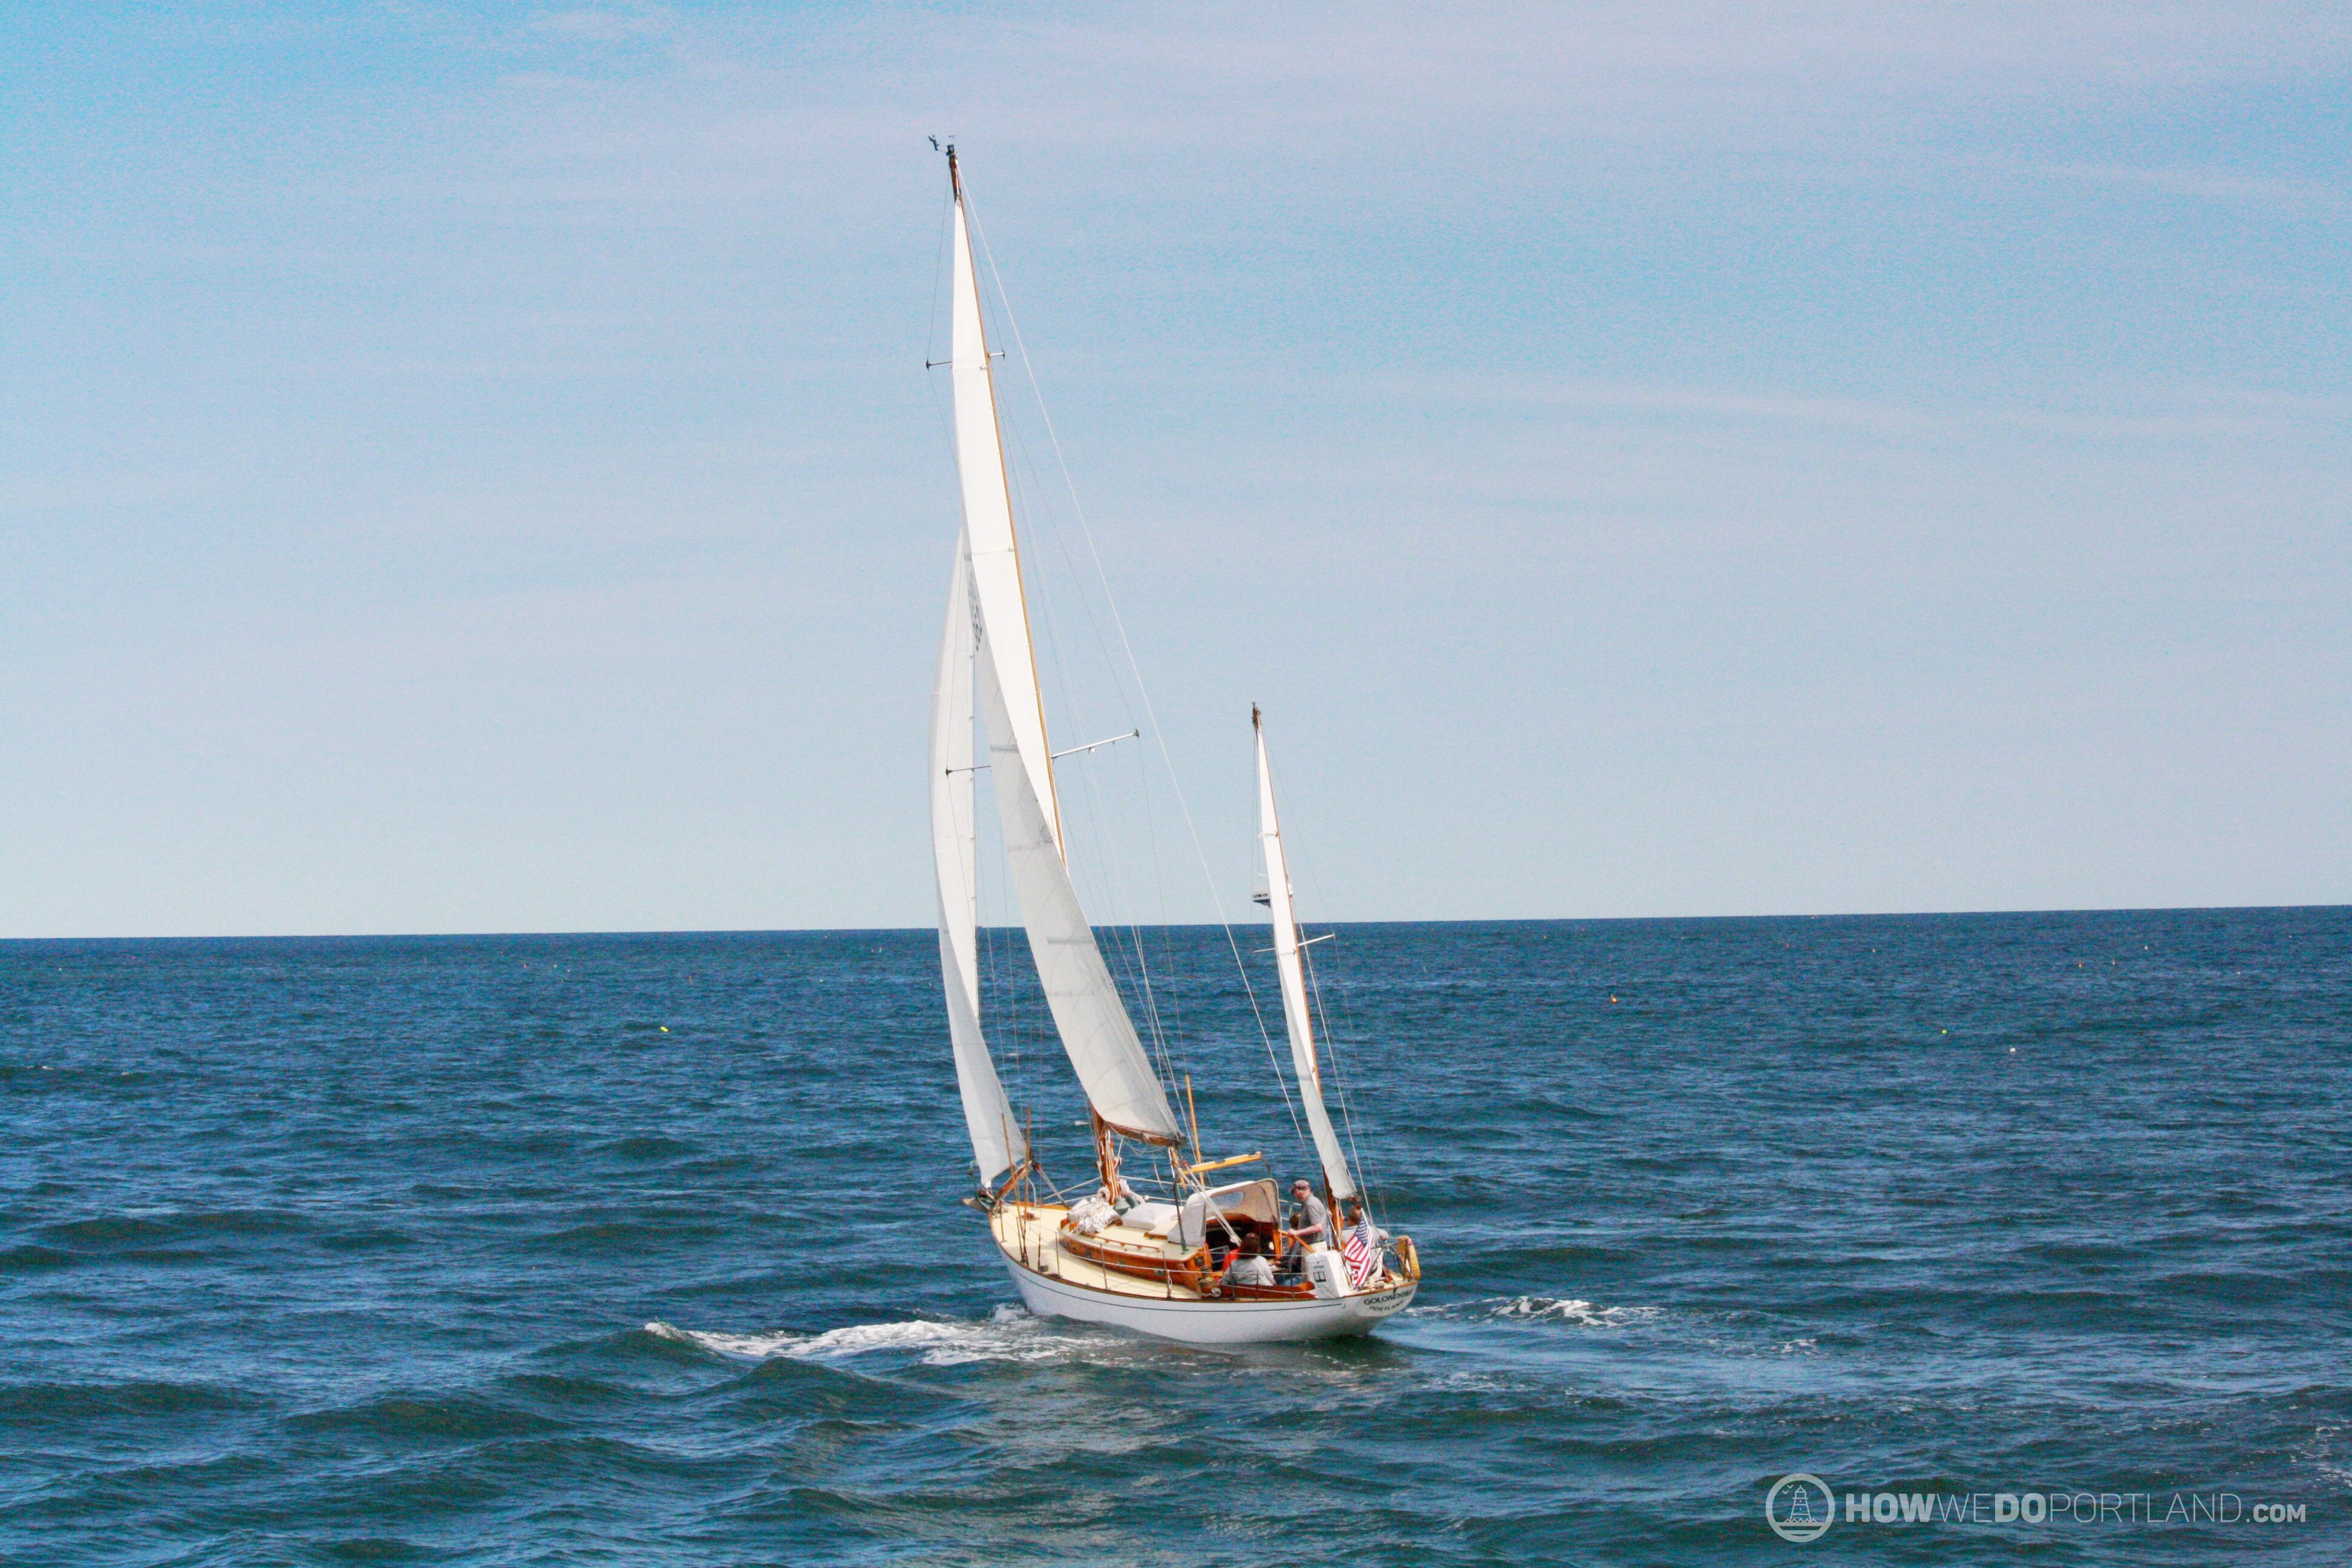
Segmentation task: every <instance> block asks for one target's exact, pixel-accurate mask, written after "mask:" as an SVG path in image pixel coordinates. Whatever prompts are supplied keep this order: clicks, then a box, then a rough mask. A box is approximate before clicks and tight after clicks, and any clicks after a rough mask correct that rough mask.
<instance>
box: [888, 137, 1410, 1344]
mask: <svg viewBox="0 0 2352 1568" xmlns="http://www.w3.org/2000/svg"><path fill="white" fill-rule="evenodd" d="M946 153H947V158H948V173H949V182H950V189H951V191H952V193H953V196H954V222H953V255H952V259H951V263H950V265H951V266H952V268H953V269H954V279H953V286H952V303H951V306H950V310H951V321H950V360H949V363H950V367H951V370H950V374H951V375H952V377H953V381H954V398H955V447H956V467H957V470H958V475H959V478H960V479H961V488H962V492H963V517H964V527H963V531H962V533H961V536H960V537H959V538H958V539H957V541H956V551H955V560H954V563H953V566H952V569H951V573H950V578H949V589H948V607H947V624H946V626H945V628H944V629H943V631H942V633H941V636H940V659H939V668H938V672H937V677H936V679H935V681H934V684H933V689H932V712H931V756H930V764H931V838H932V848H933V852H934V860H935V863H936V868H937V872H938V880H939V903H940V979H941V983H942V985H943V987H944V990H945V992H946V1000H947V1014H948V1029H949V1036H950V1045H951V1047H952V1049H953V1053H954V1058H955V1067H956V1082H957V1085H958V1087H959V1089H960V1090H961V1096H962V1100H963V1112H964V1125H965V1130H966V1131H968V1132H970V1134H971V1147H972V1157H973V1160H974V1161H975V1163H977V1165H978V1167H979V1172H980V1178H981V1184H982V1185H981V1191H980V1192H979V1194H976V1196H975V1197H974V1198H972V1199H971V1202H972V1203H973V1205H974V1206H976V1207H978V1208H980V1209H982V1211H983V1212H984V1213H985V1214H986V1215H988V1220H989V1227H990V1232H991V1235H992V1238H993V1240H994V1242H995V1245H996V1247H997V1249H998V1251H999V1252H1000V1254H1001V1255H1002V1257H1003V1261H1004V1266H1005V1268H1006V1269H1007V1270H1008V1271H1009V1272H1010V1273H1011V1275H1012V1277H1013V1283H1014V1284H1015V1285H1016V1286H1017V1287H1018V1288H1019V1289H1020V1291H1021V1295H1022V1299H1023V1300H1024V1301H1026V1302H1027V1303H1028V1305H1029V1307H1030V1310H1033V1311H1035V1312H1039V1313H1044V1314H1052V1315H1055V1316H1059V1317H1066V1318H1076V1319H1081V1320H1085V1321H1091V1322H1101V1323H1110V1324H1116V1325H1118V1326H1120V1327H1123V1328H1128V1329H1133V1330H1138V1331H1142V1332H1145V1333H1150V1334H1157V1335H1160V1336H1162V1337H1165V1338H1169V1339H1174V1340H1182V1341H1187V1342H1193V1343H1202V1344H1238V1343H1245V1342H1258V1341H1273V1340H1308V1339H1322V1338H1327V1337H1330V1336H1334V1335H1341V1334H1356V1333H1363V1332H1366V1331H1369V1330H1370V1329H1372V1328H1374V1327H1375V1326H1377V1325H1378V1324H1379V1323H1380V1322H1381V1321H1382V1320H1384V1319H1386V1318H1388V1317H1389V1316H1391V1314H1393V1313H1395V1312H1397V1311H1399V1310H1402V1308H1403V1307H1404V1306H1406V1305H1407V1304H1408V1303H1409V1302H1410V1301H1412V1297H1413V1293H1414V1291H1415V1289H1417V1288H1418V1284H1419V1281H1420V1278H1421V1267H1420V1262H1419V1259H1418V1258H1417V1256H1416V1254H1415V1252H1414V1250H1413V1247H1412V1241H1411V1239H1410V1238H1408V1237H1395V1238H1393V1239H1391V1238H1390V1237H1387V1236H1386V1235H1385V1233H1382V1232H1381V1231H1379V1230H1378V1229H1377V1228H1376V1227H1375V1226H1374V1225H1373V1223H1372V1221H1371V1218H1370V1215H1369V1212H1366V1211H1361V1210H1359V1211H1358V1214H1357V1216H1356V1217H1357V1218H1358V1219H1359V1220H1360V1223H1359V1224H1357V1225H1355V1226H1354V1227H1353V1228H1352V1229H1350V1230H1349V1232H1348V1234H1347V1235H1346V1236H1345V1237H1342V1236H1341V1235H1340V1230H1341V1221H1342V1215H1341V1214H1340V1212H1339V1205H1343V1204H1349V1203H1353V1204H1356V1205H1361V1204H1362V1202H1363V1195H1362V1194H1361V1193H1360V1191H1359V1189H1358V1187H1357V1184H1356V1181H1355V1177H1354V1173H1352V1172H1351V1171H1350V1169H1349V1163H1348V1160H1347V1158H1346V1155H1345V1153H1344V1152H1343V1151H1342V1149H1341V1147H1340V1143H1339V1136H1338V1134H1337V1132H1336V1131H1334V1129H1333V1127H1332V1124H1331V1119H1330V1115H1329V1112H1328V1110H1326V1108H1325V1105H1324V1100H1323V1092H1322V1073H1321V1069H1320V1068H1319V1067H1318V1063H1317V1052H1316V1044H1315V1037H1314V1032H1313V1020H1312V1009H1311V1008H1310V1007H1309V1005H1308V999H1307V983H1306V973H1305V966H1304V960H1303V954H1302V949H1303V948H1304V946H1305V943H1303V942H1301V941H1300V939H1299V934H1298V927H1297V921H1296V918H1295V915H1294V912H1293V910H1292V907H1291V888H1290V878H1289V871H1288V868H1287V864H1286V859H1285V857H1284V853H1283V847H1282V835H1281V829H1280V826H1279V824H1278V823H1277V821H1276V813H1275V803H1274V782H1273V775H1272V773H1271V771H1270V768H1269V765H1268V763H1267V760H1266V752H1265V731H1264V727H1263V725H1261V724H1259V723H1258V722H1257V716H1256V712H1255V710H1252V723H1253V727H1254V728H1255V730H1256V731H1257V770H1258V806H1259V816H1260V837H1261V842H1262V843H1263V845H1264V847H1265V865H1266V889H1267V890H1266V893H1265V900H1266V902H1267V904H1268V907H1269V909H1270V910H1271V911H1272V914H1273V920H1274V934H1275V957H1276V965H1277V967H1278V969H1279V971H1280V974H1281V980H1282V997H1283V1019H1284V1023H1285V1025H1286V1027H1287V1030H1288V1033H1289V1037H1290V1050H1291V1061H1292V1065H1293V1068H1294V1072H1295V1076H1296V1077H1297V1085H1298V1090H1299V1098H1300V1100H1301V1101H1302V1102H1303V1104H1304V1106H1305V1108H1306V1112H1307V1124H1308V1127H1309V1128H1310V1129H1311V1131H1312V1134H1313V1141H1314V1146H1315V1152H1316V1155H1317V1158H1318V1162H1319V1163H1320V1165H1321V1168H1322V1177H1323V1181H1322V1187H1323V1194H1324V1196H1323V1201H1324V1202H1325V1203H1326V1204H1327V1205H1330V1214H1329V1223H1328V1224H1327V1225H1326V1226H1324V1228H1323V1232H1322V1234H1321V1235H1319V1236H1312V1237H1300V1236H1299V1235H1297V1234H1296V1233H1295V1231H1294V1230H1293V1229H1291V1228H1286V1226H1285V1223H1284V1218H1285V1216H1284V1215H1283V1211H1282V1208H1281V1205H1280V1200H1279V1198H1278V1195H1277V1194H1276V1190H1275V1184H1274V1182H1273V1180H1272V1179H1271V1178H1265V1177H1261V1178H1258V1179H1255V1180H1251V1181H1241V1182H1230V1183H1225V1184H1212V1182H1211V1181H1210V1179H1209V1178H1211V1177H1212V1176H1213V1175H1215V1174H1217V1173H1230V1172H1231V1171H1232V1170H1233V1169H1234V1167H1235V1166H1238V1165H1245V1164H1249V1163H1254V1162H1255V1161H1258V1160H1261V1159H1263V1158H1264V1156H1262V1155H1255V1154H1252V1155H1241V1156H1236V1157H1234V1158H1232V1159H1226V1160H1202V1159H1201V1158H1200V1157H1199V1129H1198V1128H1197V1126H1196V1127H1194V1128H1193V1129H1192V1142H1193V1155H1192V1159H1191V1160H1189V1161H1188V1160H1187V1159H1186V1158H1185V1156H1184V1152H1183V1148H1184V1138H1183V1136H1182V1133H1181V1131H1180V1129H1179V1127H1178V1124H1177V1120H1176V1115H1175V1112H1174V1110H1173V1109H1172V1107H1171V1103H1170V1097H1169V1086H1167V1085H1164V1084H1163V1083H1162V1082H1161V1080H1160V1075H1159V1073H1158V1072H1157V1071H1155V1070H1154V1068H1153V1067H1152V1063H1151V1058H1150V1057H1149V1056H1148V1055H1147V1054H1146V1053H1145V1051H1144V1048H1143V1045H1142V1042H1141V1040H1140V1039H1139V1037H1138V1035H1137V1033H1136V1029H1135V1026H1134V1024H1133V1022H1132V1021H1131V1020H1130V1019H1129V1016H1128V1011H1127V1005H1126V1003H1125V1002H1124V1000H1123V999H1122V998H1121V997H1120V994H1119V992H1118V985H1117V984H1116V983H1115V982H1114V981H1113V980H1112V978H1111V974H1110V971H1109V969H1108V966H1107V965H1106V964H1105V963H1104V962H1103V956H1102V952H1101V949H1100V947H1099V946H1098V945H1097V942H1096V939H1095V933H1094V929H1093V927H1092V926H1091V925H1089V924H1088V922H1087V916H1086V912H1085V910H1083V909H1082V908H1081V906H1080V904H1079V902H1078V895H1077V890H1076V888H1075V886H1074V885H1073V884H1072V882H1071V879H1070V873H1069V865H1068V851H1067V847H1066V845H1065V843H1064V841H1063V837H1062V822H1061V811H1060V805H1059V801H1058V797H1057V796H1056V795H1055V786H1054V765H1053V764H1054V753H1053V752H1051V751H1050V750H1049V749H1048V747H1047V743H1046V735H1045V706H1044V701H1043V699H1042V697H1041V694H1040V691H1039V687H1038V679H1037V664H1036V654H1035V650H1034V647H1033V645H1032V642H1031V638H1030V631H1029V615H1028V607H1027V604H1026V602H1025V600H1024V596H1023V590H1022V580H1021V563H1020V551H1019V542H1018V539H1017V537H1016V534H1015V531H1014V527H1013V503H1012V495H1011V490H1010V488H1009V486H1008V483H1007V480H1006V475H1005V466H1004V452H1003V441H1002V436H1001V432H1000V429H999V426H998V422H997V411H996V395H995V387H994V381H993V376H992V369H991V364H990V356H989V351H988V341H987V336H986V332H985V329H984V326H983V323H982V319H981V309H980V288H979V279H978V278H977V276H976V274H975V272H974V270H973V266H972V251H971V233H970V229H969V226H968V222H967V218H966V215H965V210H964V193H963V179H962V173H961V169H960V168H959V166H958V164H957V163H956V156H955V149H954V148H953V147H951V146H950V147H949V148H947V149H946ZM976 729H984V731H985V733H986V735H987V748H988V758H987V761H986V762H985V763H982V762H981V761H980V760H979V759H978V757H977V755H976V752H977V749H978V748H977V745H976V742H975V731H976ZM983 766H984V767H986V768H987V769H988V770H989V772H990V775H991V779H992V793H993V794H994V795H995V797H996V803H997V812H998V818H999V827H1000V837H1001V838H1002V840H1003V849H1004V856H1005V859H1006V862H1007V865H1008V868H1009V871H1010V880H1011V882H1012V884H1013V891H1014V893H1015V895H1016V901H1017V903H1018V905H1019V908H1020V914H1021V921H1022V924H1023V926H1024V929H1025V931H1026V932H1027V935H1028V940H1029V951H1030V954H1031V957H1032V959H1033V961H1034V963H1035V965H1036V970H1037V977H1038V980H1039V982H1040V984H1041V985H1042V987H1043V989H1044V992H1045V1001H1046V1005H1047V1008H1048V1011H1049V1012H1050V1014H1051V1016H1052V1020H1053V1026H1054V1029H1055V1033H1056V1034H1057V1035H1058V1036H1059V1037H1060V1039H1061V1044H1062V1047H1063V1049H1064V1051H1065V1052H1066V1054H1067V1055H1068V1057H1069V1060H1070V1066H1071V1068H1073V1069H1074V1070H1075V1072H1076V1075H1077V1079H1078V1083H1079V1085H1080V1087H1081V1088H1083V1089H1084V1090H1085V1091H1086V1098H1087V1108H1088V1111H1089V1124H1090V1125H1091V1127H1092V1129H1093V1134H1094V1146H1095V1160H1096V1164H1097V1173H1098V1176H1099V1181H1098V1183H1097V1184H1088V1185H1087V1188H1086V1189H1085V1190H1084V1191H1082V1192H1081V1193H1079V1194H1060V1193H1056V1192H1054V1191H1052V1190H1051V1189H1050V1187H1049V1186H1048V1184H1046V1182H1045V1177H1044V1173H1043V1172H1042V1171H1041V1170H1040V1169H1039V1167H1038V1163H1037V1161H1036V1159H1035V1157H1034V1152H1033V1151H1032V1150H1031V1148H1030V1146H1029V1143H1028V1140H1027V1136H1026V1133H1025V1131H1024V1127H1023V1124H1022V1121H1020V1119H1019V1118H1018V1117H1017V1116H1016V1115H1015V1114H1014V1111H1013V1106H1012V1103H1011V1101H1010V1100H1008V1099H1007V1098H1006V1095H1005V1092H1004V1088H1003V1083H1002V1082H1001V1081H1000V1079H998V1077H997V1073H996V1067H995V1063H994V1061H993V1059H992V1057H991V1055H990V1051H989V1047H988V1043H987V1037H986V1034H985V1032H984V1030H983V1027H982V1024H983V1020H982V995H981V985H980V968H979V952H978V949H979V892H978V879H977V868H976V854H975V847H974V846H975V842H976V828H977V824H976V823H975V821H974V820H973V814H974V809H975V802H976V800H977V795H976V793H975V790H974V775H975V773H977V772H978V771H979V769H980V768H982V767H983ZM1123 1153H1124V1154H1126V1155H1128V1156H1129V1158H1130V1159H1132V1160H1133V1162H1134V1163H1135V1166H1136V1169H1135V1170H1133V1171H1132V1172H1130V1173H1127V1174H1122V1171H1121V1158H1122V1154H1123Z"/></svg>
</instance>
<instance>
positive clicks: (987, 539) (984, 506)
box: [948, 176, 1062, 854]
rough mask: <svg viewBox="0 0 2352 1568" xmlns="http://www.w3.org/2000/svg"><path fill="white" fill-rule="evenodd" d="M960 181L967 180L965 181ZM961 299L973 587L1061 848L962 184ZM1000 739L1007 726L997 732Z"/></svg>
mask: <svg viewBox="0 0 2352 1568" xmlns="http://www.w3.org/2000/svg"><path fill="white" fill-rule="evenodd" d="M960 178H961V177H960V176H959V179H960ZM954 269H955V289H954V293H955V298H954V303H953V306H952V310H951V316H950V326H949V338H948V363H949V364H950V367H951V368H950V373H949V374H950V375H951V376H952V377H953V378H954V382H955V447H956V474H957V477H958V478H959V479H961V481H962V486H963V525H964V531H965V532H966V534H967V535H968V536H969V537H970V539H971V576H972V584H973V586H974V588H975V590H976V591H977V593H978V595H979V597H980V611H981V616H982V619H983V620H985V621H986V622H987V625H988V634H989V641H990V643H991V644H992V647H993V653H992V658H993V659H994V661H995V665H996V679H997V686H998V689H999V690H1001V691H1003V693H1004V699H1005V708H1006V715H1007V718H1008V719H1009V720H1010V721H1011V724H1012V730H1011V736H1012V738H1013V740H1014V741H1015V742H1017V743H1018V745H1019V747H1020V752H1021V766H1022V768H1023V770H1024V772H1025V773H1027V774H1028V775H1029V788H1030V791H1031V793H1032V794H1034V795H1036V797H1037V799H1038V800H1039V801H1040V802H1041V803H1042V804H1043V805H1044V807H1045V826H1046V830H1047V831H1048V832H1050V833H1051V834H1052V835H1053V836H1054V849H1055V853H1056V854H1059V853H1060V852H1061V851H1062V810H1061V804H1060V802H1059V801H1058V800H1057V799H1056V798H1055V794H1054V770H1053V768H1052V766H1051V765H1050V764H1051V753H1050V752H1047V751H1046V749H1045V704H1044V701H1043V700H1042V698H1041V697H1040V695H1039V692H1038V689H1037V662H1036V654H1035V652H1034V649H1033V648H1032V647H1030V642H1029V608H1028V605H1027V604H1026V602H1025V601H1024V599H1023V597H1022V593H1021V553H1020V549H1019V547H1018V545H1017V544H1016V543H1015V542H1014V539H1013V492H1012V490H1011V489H1009V488H1008V487H1007V485H1006V483H1005V478H1004V447H1003V439H1002V437H1001V435H1000V433H999V430H998V427H997V423H996V385H995V381H994V378H993V376H992V374H991V373H990V369H989V363H988V336H987V333H986V331H985V330H984V329H983V328H982V325H981V320H980V279H979V277H978V275H977V274H975V273H974V272H973V271H972V264H971V233H970V230H969V229H968V227H967V226H966V225H965V223H964V215H963V191H962V187H961V184H958V186H957V190H956V201H955V260H954ZM994 732H995V733H997V734H999V735H1000V736H1001V735H1003V733H1004V731H994Z"/></svg>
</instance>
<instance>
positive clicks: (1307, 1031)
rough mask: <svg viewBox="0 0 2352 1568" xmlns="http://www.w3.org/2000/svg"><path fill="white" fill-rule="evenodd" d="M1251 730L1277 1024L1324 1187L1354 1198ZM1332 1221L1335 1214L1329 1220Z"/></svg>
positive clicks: (1261, 746)
mask: <svg viewBox="0 0 2352 1568" xmlns="http://www.w3.org/2000/svg"><path fill="white" fill-rule="evenodd" d="M1250 729H1251V730H1252V731H1255V734H1256V736H1257V830H1258V841H1259V842H1260V843H1261V844H1262V845H1264V846H1265V892H1266V907H1267V909H1268V910H1271V911H1272V912H1273V915H1274V962H1275V967H1276V969H1277V970H1278V971H1279V972H1280V973H1281V975H1282V1022H1283V1026H1284V1028H1285V1029H1286V1031H1287V1032H1288V1034H1289V1036H1290V1064H1291V1067H1292V1069H1293V1070H1294V1071H1295V1072H1296V1073H1297V1078H1298V1098H1299V1100H1301V1101H1302V1102H1304V1104H1305V1106H1306V1108H1307V1128H1308V1130H1309V1131H1312V1132H1313V1133H1314V1135H1315V1155H1316V1158H1317V1159H1318V1160H1320V1161H1321V1162H1322V1163H1323V1183H1324V1185H1325V1187H1326V1188H1327V1189H1328V1191H1329V1193H1330V1195H1331V1196H1332V1197H1334V1198H1342V1199H1344V1198H1352V1197H1354V1196H1355V1195H1356V1184H1355V1180H1354V1178H1353V1177H1352V1176H1351V1175H1349V1171H1348V1156H1347V1154H1346V1152H1344V1151H1342V1150H1341V1149H1340V1147H1339V1134H1338V1133H1337V1132H1335V1131H1332V1129H1331V1113H1330V1112H1329V1111H1328V1110H1325V1109H1324V1108H1323V1072H1322V1069H1321V1068H1318V1066H1317V1065H1316V1061H1315V1019H1314V1015H1313V1013H1312V1011H1311V1010H1310V1009H1309V1008H1308V1007H1307V968H1306V962H1305V959H1304V958H1303V956H1302V955H1301V952H1300V949H1301V948H1302V947H1304V946H1305V943H1303V942H1300V941H1299V940H1298V921H1297V916H1296V914H1295V913H1294V912H1293V910H1292V909H1291V905H1290V862H1289V858H1288V857H1286V855H1285V854H1284V853H1283V848H1282V823H1281V821H1280V819H1279V818H1278V817H1277V816H1276V813H1275V809H1274V769H1273V766H1272V764H1270V763H1268V762H1267V761H1266V756H1265V721H1264V720H1263V719H1262V718H1261V717H1260V716H1259V714H1258V710H1257V709H1256V708H1255V707H1252V708H1251V709H1250ZM1332 1217H1333V1219H1334V1220H1335V1221H1336V1220H1337V1219H1338V1215H1333V1216H1332Z"/></svg>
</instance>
